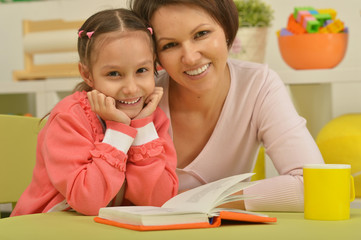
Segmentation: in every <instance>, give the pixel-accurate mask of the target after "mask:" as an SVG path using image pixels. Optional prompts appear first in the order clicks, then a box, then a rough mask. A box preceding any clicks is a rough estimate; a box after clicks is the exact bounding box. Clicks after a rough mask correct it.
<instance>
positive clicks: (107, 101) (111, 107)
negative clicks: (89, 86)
mask: <svg viewBox="0 0 361 240" xmlns="http://www.w3.org/2000/svg"><path fill="white" fill-rule="evenodd" d="M87 95H88V99H89V102H90V106H91V109H92V111H93V112H95V113H96V114H98V115H99V117H101V118H102V119H103V120H105V121H106V120H107V121H115V122H121V123H124V124H127V125H129V124H130V120H131V119H130V118H129V117H128V116H127V115H126V114H125V113H124V112H122V111H121V110H119V109H117V108H116V105H115V99H114V98H112V97H108V96H105V95H104V94H103V93H101V92H99V91H97V90H92V91H90V92H88V93H87Z"/></svg>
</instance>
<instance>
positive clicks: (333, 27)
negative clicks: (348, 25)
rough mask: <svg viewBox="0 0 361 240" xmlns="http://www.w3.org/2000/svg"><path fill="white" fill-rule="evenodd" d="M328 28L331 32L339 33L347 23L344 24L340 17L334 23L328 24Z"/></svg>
mask: <svg viewBox="0 0 361 240" xmlns="http://www.w3.org/2000/svg"><path fill="white" fill-rule="evenodd" d="M326 28H327V30H328V32H330V33H338V32H341V31H342V30H343V29H344V28H345V25H344V24H343V22H341V20H340V19H336V20H335V21H334V22H333V23H331V24H328V25H327V26H326Z"/></svg>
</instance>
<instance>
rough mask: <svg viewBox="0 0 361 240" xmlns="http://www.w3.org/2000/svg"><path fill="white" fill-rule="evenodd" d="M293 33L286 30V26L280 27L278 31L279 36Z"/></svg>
mask: <svg viewBox="0 0 361 240" xmlns="http://www.w3.org/2000/svg"><path fill="white" fill-rule="evenodd" d="M292 35H294V34H293V33H292V32H290V31H288V30H287V29H286V28H282V29H281V31H280V32H279V36H292Z"/></svg>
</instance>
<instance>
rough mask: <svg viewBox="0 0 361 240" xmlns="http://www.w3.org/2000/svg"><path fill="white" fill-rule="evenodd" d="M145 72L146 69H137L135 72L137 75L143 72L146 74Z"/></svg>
mask: <svg viewBox="0 0 361 240" xmlns="http://www.w3.org/2000/svg"><path fill="white" fill-rule="evenodd" d="M147 71H148V69H146V68H139V69H138V70H137V73H144V72H147Z"/></svg>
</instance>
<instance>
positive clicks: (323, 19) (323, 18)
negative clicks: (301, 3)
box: [313, 13, 332, 26]
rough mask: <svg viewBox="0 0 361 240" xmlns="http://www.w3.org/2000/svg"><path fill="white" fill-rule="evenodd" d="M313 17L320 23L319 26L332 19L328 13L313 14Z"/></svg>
mask: <svg viewBox="0 0 361 240" xmlns="http://www.w3.org/2000/svg"><path fill="white" fill-rule="evenodd" d="M313 16H314V17H315V18H316V19H317V21H319V22H320V25H321V26H323V25H324V23H325V22H326V21H327V20H331V19H332V17H331V15H330V14H328V13H319V14H315V15H313Z"/></svg>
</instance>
